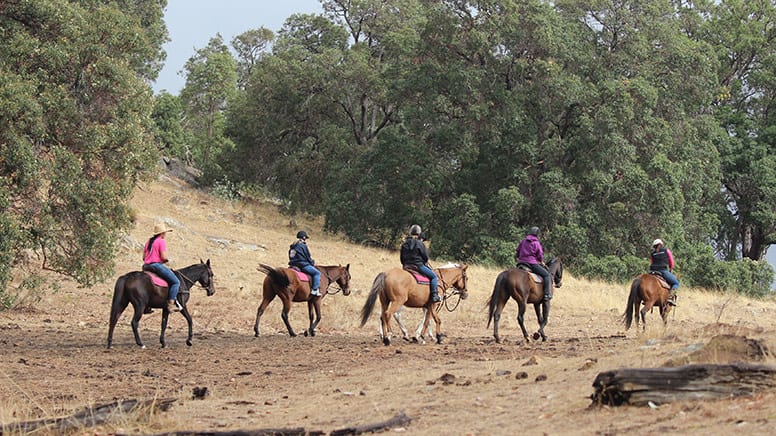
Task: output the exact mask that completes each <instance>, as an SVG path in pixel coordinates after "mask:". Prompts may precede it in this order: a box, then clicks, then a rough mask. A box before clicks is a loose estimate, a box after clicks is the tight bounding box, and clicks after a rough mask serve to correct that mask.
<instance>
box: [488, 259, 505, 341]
mask: <svg viewBox="0 0 776 436" xmlns="http://www.w3.org/2000/svg"><path fill="white" fill-rule="evenodd" d="M505 277H506V274H505V273H503V272H502V273H501V274H499V275H498V277H496V284H495V285H493V294H491V296H490V299H489V300H488V302H487V303H485V304H486V305H487V306H488V308H489V309H488V327H487V328H489V327H490V322H491V321H493V316H494V315H495V314H496V306H497V305H498V300H499V297H500V296H501V295H500V294H501V288H502V287H503V284H504V280H505Z"/></svg>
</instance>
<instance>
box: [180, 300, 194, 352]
mask: <svg viewBox="0 0 776 436" xmlns="http://www.w3.org/2000/svg"><path fill="white" fill-rule="evenodd" d="M181 314H182V315H183V316H184V317H185V318H186V322H187V323H188V325H189V335H188V337H186V345H188V346H189V347H190V346H191V338H192V336H193V335H194V332H193V328H192V324H193V323H192V319H191V313H189V309H187V308H186V306H183V310H181Z"/></svg>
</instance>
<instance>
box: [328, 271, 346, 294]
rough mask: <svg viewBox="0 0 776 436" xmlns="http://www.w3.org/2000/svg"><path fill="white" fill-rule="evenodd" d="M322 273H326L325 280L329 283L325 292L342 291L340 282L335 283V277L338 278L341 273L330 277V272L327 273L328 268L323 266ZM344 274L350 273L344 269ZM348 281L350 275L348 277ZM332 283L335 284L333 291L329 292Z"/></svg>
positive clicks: (336, 292) (335, 292)
mask: <svg viewBox="0 0 776 436" xmlns="http://www.w3.org/2000/svg"><path fill="white" fill-rule="evenodd" d="M336 268H337V269H338V268H342V267H336ZM323 273H324V275H326V281H328V283H329V286H327V287H326V293H327V294H332V295H333V294H338V293H340V292H344V289H342V287H341V286H340V284H339V283H337V279H339V278H340V277H341V276H342V275H337V277H335V278H332V276H331V274H329V269H328V268H323ZM345 274H347V275H350V273H349V272H348V271H347V270H345ZM348 283H350V277H348ZM332 285H335V287H334V292H329V290H328V289H329V288H331V287H332Z"/></svg>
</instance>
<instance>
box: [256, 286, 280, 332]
mask: <svg viewBox="0 0 776 436" xmlns="http://www.w3.org/2000/svg"><path fill="white" fill-rule="evenodd" d="M273 298H275V296H274V295H272V296H270V297H269V298H268V297H267V296H266V295H265V296H264V298H263V299H262V300H261V304H259V308H258V309H256V322H255V323H253V336H255V337H257V338H258V337H259V334H260V333H259V320H260V319H261V316H262V315H264V310H265V309H267V306H269V303H270V302H271V301H272V299H273Z"/></svg>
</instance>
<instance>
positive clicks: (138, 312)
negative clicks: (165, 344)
mask: <svg viewBox="0 0 776 436" xmlns="http://www.w3.org/2000/svg"><path fill="white" fill-rule="evenodd" d="M133 307H134V305H133ZM142 316H143V311H142V310H141V309H140V308H139V307H135V314H134V315H132V334H134V335H135V343H136V344H137V345H138V346H139V347H140V348H145V347H146V346H145V345H143V341H142V340H140V333H139V332H138V326H139V325H140V318H141V317H142ZM162 319H163V320H164V321H163V324H162V325H163V326H164V325H166V322H167V319H166V318H165V317H164V316H162ZM162 335H164V328H162Z"/></svg>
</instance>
